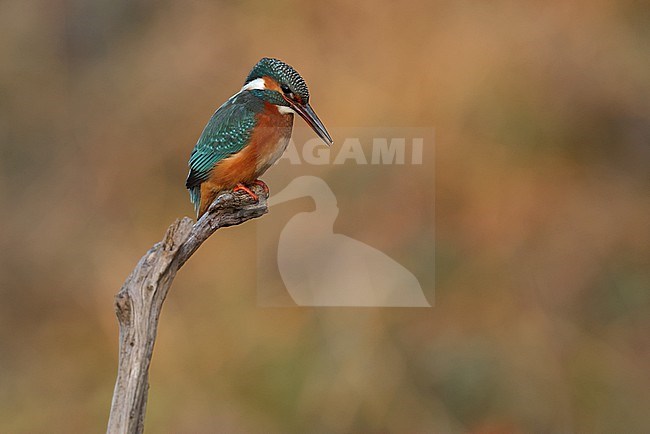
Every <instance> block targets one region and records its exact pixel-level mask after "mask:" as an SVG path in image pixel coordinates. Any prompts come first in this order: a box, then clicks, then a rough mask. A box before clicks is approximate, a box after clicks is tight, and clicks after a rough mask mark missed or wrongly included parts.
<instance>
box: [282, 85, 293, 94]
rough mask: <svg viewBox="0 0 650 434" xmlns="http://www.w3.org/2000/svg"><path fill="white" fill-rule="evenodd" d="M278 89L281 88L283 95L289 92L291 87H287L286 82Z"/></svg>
mask: <svg viewBox="0 0 650 434" xmlns="http://www.w3.org/2000/svg"><path fill="white" fill-rule="evenodd" d="M280 89H282V92H284V94H285V95H288V94H290V93H291V89H289V86H287V85H286V84H283V85H282V86H280Z"/></svg>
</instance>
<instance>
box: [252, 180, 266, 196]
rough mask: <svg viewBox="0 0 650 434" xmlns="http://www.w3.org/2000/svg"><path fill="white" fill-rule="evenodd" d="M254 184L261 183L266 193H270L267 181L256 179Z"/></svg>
mask: <svg viewBox="0 0 650 434" xmlns="http://www.w3.org/2000/svg"><path fill="white" fill-rule="evenodd" d="M253 184H255V185H259V186H260V187H262V190H264V193H265V194H266V195H267V196H268V194H269V186H268V185H266V183H265V182H264V181H262V180H261V179H256V180H255V181H253Z"/></svg>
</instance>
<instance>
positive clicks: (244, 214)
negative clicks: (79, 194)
mask: <svg viewBox="0 0 650 434" xmlns="http://www.w3.org/2000/svg"><path fill="white" fill-rule="evenodd" d="M254 187H255V189H254V191H255V193H256V194H257V195H258V196H259V201H258V202H255V201H254V200H253V199H251V197H250V196H249V195H247V194H246V193H244V192H237V193H232V192H224V193H221V194H220V195H219V196H218V197H217V198H216V199H215V200H214V202H213V203H212V205H210V208H209V209H208V212H207V213H205V214H204V215H203V217H201V218H200V219H199V220H198V221H197V222H196V223H194V222H193V220H192V219H190V218H188V217H184V218H182V219H179V220H176V221H175V222H174V223H173V224H172V225H171V226H169V228H168V229H167V232H166V233H165V236H164V238H163V240H162V241H160V242H158V243H156V244H155V245H154V246H153V247H152V248H151V249H150V250H149V251H148V252H147V253H146V254H145V255H144V256H143V257H142V259H140V261H139V262H138V265H136V267H135V269H134V270H133V271H132V272H131V275H130V276H129V277H128V278H127V279H126V281H125V282H124V285H122V289H120V291H119V292H118V293H117V295H116V296H115V312H116V314H117V320H118V322H119V326H120V349H119V361H118V371H117V380H116V382H115V390H114V392H113V402H112V404H111V413H110V416H109V420H108V429H107V431H106V432H107V433H109V434H135V433H142V432H143V430H144V415H145V409H146V406H147V392H148V390H149V380H148V378H149V364H150V363H151V355H152V353H153V347H154V343H155V341H156V330H157V328H158V317H159V316H160V310H161V309H162V305H163V302H164V301H165V297H166V296H167V292H168V291H169V288H170V287H171V284H172V282H173V280H174V277H176V272H177V271H178V270H179V269H180V268H181V267H182V266H183V264H185V262H187V260H188V259H189V258H190V256H192V254H193V253H194V252H195V251H196V250H197V249H198V248H199V247H200V246H201V244H202V243H203V242H204V241H205V240H207V239H208V237H210V235H212V234H213V233H214V232H215V231H216V230H217V229H219V228H222V227H225V226H233V225H238V224H241V223H244V222H245V221H247V220H250V219H253V218H256V217H260V216H262V215H264V214H265V213H266V212H268V208H267V204H266V200H267V198H268V195H267V194H266V193H265V192H263V191H262V188H261V187H259V186H254Z"/></svg>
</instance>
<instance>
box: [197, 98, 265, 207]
mask: <svg viewBox="0 0 650 434" xmlns="http://www.w3.org/2000/svg"><path fill="white" fill-rule="evenodd" d="M260 103H261V101H259V100H258V99H257V98H256V97H255V96H253V95H251V94H250V93H249V92H243V93H241V94H237V95H235V96H234V97H232V98H231V99H229V100H228V101H227V102H226V103H225V104H224V105H222V106H221V107H219V109H217V111H216V112H215V113H214V115H212V118H210V121H209V122H208V124H207V125H206V126H205V128H204V130H203V133H201V137H199V140H198V142H197V143H196V146H195V147H194V150H192V154H191V155H190V161H189V166H190V173H189V174H188V175H187V181H186V182H185V186H186V187H187V189H188V190H189V191H190V200H191V201H192V203H193V204H194V207H195V208H196V209H198V207H199V205H200V204H199V202H200V200H201V184H202V183H203V182H205V181H206V180H208V178H210V173H211V172H212V169H214V167H215V166H216V165H217V163H219V161H221V160H223V159H224V158H228V157H229V156H231V155H232V154H236V153H237V152H239V151H241V150H242V149H243V148H244V146H246V144H247V143H248V141H249V139H250V135H251V132H252V130H253V128H254V127H255V112H256V109H258V108H259V107H257V106H258V105H259V104H260Z"/></svg>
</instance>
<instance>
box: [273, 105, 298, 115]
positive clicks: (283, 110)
mask: <svg viewBox="0 0 650 434" xmlns="http://www.w3.org/2000/svg"><path fill="white" fill-rule="evenodd" d="M276 107H277V108H278V111H279V112H280V113H281V114H283V115H288V114H294V115H295V114H296V111H295V110H294V109H292V108H291V107H287V106H286V105H276Z"/></svg>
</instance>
